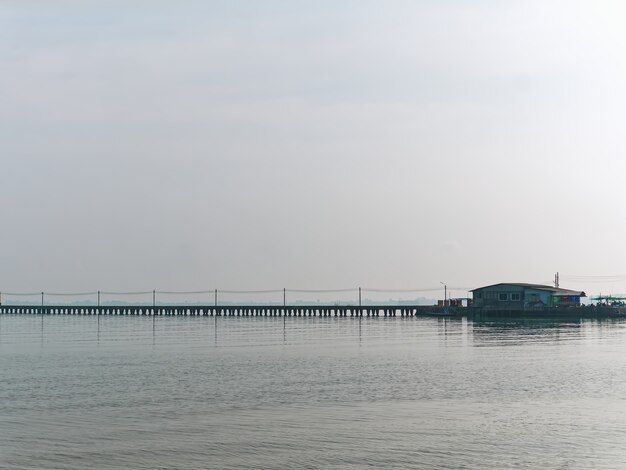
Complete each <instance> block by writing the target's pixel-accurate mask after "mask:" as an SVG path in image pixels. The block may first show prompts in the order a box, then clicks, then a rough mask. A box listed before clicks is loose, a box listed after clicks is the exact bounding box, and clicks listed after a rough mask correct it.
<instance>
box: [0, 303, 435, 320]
mask: <svg viewBox="0 0 626 470" xmlns="http://www.w3.org/2000/svg"><path fill="white" fill-rule="evenodd" d="M0 314H3V315H11V314H14V315H25V314H26V315H28V314H30V315H134V316H193V317H196V316H197V317H206V316H208V317H413V316H419V315H425V316H426V315H445V314H446V312H444V309H443V308H442V307H435V306H423V305H420V306H415V305H414V306H407V305H380V306H378V305H377V306H358V305H357V306H355V305H217V306H216V305H210V306H209V305H101V306H95V305H0Z"/></svg>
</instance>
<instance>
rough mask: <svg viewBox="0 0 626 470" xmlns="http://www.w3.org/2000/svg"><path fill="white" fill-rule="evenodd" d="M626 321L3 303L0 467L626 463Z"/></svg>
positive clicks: (571, 465)
mask: <svg viewBox="0 0 626 470" xmlns="http://www.w3.org/2000/svg"><path fill="white" fill-rule="evenodd" d="M625 344H626V323H624V322H623V321H622V320H614V321H607V320H603V321H598V320H583V321H576V322H559V321H557V320H549V319H545V320H543V319H539V320H537V319H534V320H501V321H480V322H478V321H472V320H468V319H449V318H393V319H392V318H363V319H359V318H287V319H283V318H272V317H269V318H263V317H259V318H237V317H235V318H215V317H202V318H188V317H161V318H152V317H97V316H85V317H74V316H54V317H43V318H42V317H38V316H21V315H17V316H1V317H0V374H1V377H2V381H1V382H0V423H2V424H1V426H0V468H22V469H36V468H37V469H39V468H47V469H56V468H58V469H79V468H80V469H83V468H103V469H122V468H138V469H141V468H146V469H147V468H181V469H182V468H185V469H189V468H198V469H199V468H220V469H221V468H226V469H229V468H232V469H235V468H250V469H252V468H303V469H304V468H365V467H371V468H481V469H482V468H513V467H517V468H624V467H626V451H624V450H622V442H623V440H624V437H626V435H625V433H626V406H625V403H626V402H625V401H624V398H625V397H626V346H625Z"/></svg>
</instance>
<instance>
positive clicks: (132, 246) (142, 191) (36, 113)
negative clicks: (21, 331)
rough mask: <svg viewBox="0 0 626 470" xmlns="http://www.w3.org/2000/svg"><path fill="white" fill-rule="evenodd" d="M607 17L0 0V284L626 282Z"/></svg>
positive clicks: (615, 36) (587, 6)
mask: <svg viewBox="0 0 626 470" xmlns="http://www.w3.org/2000/svg"><path fill="white" fill-rule="evenodd" d="M624 25H626V4H624V3H623V2H621V1H617V0H616V1H602V0H594V1H591V0H590V1H586V2H581V1H572V0H563V1H546V0H541V1H528V0H524V1H499V0H498V1H496V0H493V1H488V0H482V1H472V2H466V1H455V0H450V1H437V2H433V1H413V0H411V1H384V2H383V1H356V0H355V1H337V0H333V1H319V0H318V1H295V2H294V1H264V2H259V1H256V0H255V1H248V2H244V1H183V2H166V1H154V0H151V1H132V0H130V1H129V0H124V1H117V0H106V1H105V0H102V1H90V2H84V1H78V0H76V1H24V0H20V1H17V0H16V1H7V0H4V1H1V0H0V164H1V165H0V210H1V212H0V226H1V230H0V290H2V291H5V292H20V291H39V290H48V291H60V292H65V291H82V290H97V289H102V290H107V289H108V290H136V289H139V290H142V289H153V288H154V289H163V290H168V289H171V290H195V289H213V288H222V289H228V288H231V289H236V288H241V289H246V288H251V289H265V288H282V287H287V288H305V289H306V288H311V289H315V288H343V287H352V286H363V287H367V286H369V287H389V288H413V287H433V286H438V285H439V281H444V282H446V283H447V284H448V285H450V286H462V287H478V286H480V285H484V284H489V283H494V282H500V281H519V282H547V281H550V280H551V279H552V276H553V274H554V273H555V272H556V271H560V272H561V273H562V281H561V285H562V286H563V287H571V288H581V289H585V290H587V292H598V291H603V292H607V291H608V290H611V291H612V292H626V276H625V277H623V278H620V279H611V281H616V280H617V281H619V282H610V283H608V282H600V281H602V279H595V278H590V279H589V280H584V279H583V280H579V279H575V280H574V279H572V278H570V279H569V282H568V275H569V276H572V275H588V276H601V275H626V249H625V248H624V243H625V241H626V216H625V215H624V203H625V202H626V190H625V189H624V188H625V187H626V186H625V181H626V152H625V151H626V140H625V139H626V136H625V132H624V130H625V129H626V86H625V85H624V84H626V27H625V26H624ZM462 293H463V292H457V294H459V295H460V294H462Z"/></svg>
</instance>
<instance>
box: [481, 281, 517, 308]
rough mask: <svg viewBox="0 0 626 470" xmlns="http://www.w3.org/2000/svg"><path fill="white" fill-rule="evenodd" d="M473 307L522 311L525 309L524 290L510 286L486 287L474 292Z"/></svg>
mask: <svg viewBox="0 0 626 470" xmlns="http://www.w3.org/2000/svg"><path fill="white" fill-rule="evenodd" d="M473 294H474V295H473V302H472V306H473V307H478V308H485V309H493V310H498V309H502V310H521V309H523V308H524V301H525V296H524V288H523V287H521V286H514V285H510V284H501V285H498V286H492V287H485V288H483V289H478V290H475V291H474V292H473Z"/></svg>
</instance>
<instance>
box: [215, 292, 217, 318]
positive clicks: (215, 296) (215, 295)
mask: <svg viewBox="0 0 626 470" xmlns="http://www.w3.org/2000/svg"><path fill="white" fill-rule="evenodd" d="M215 306H216V307H217V289H215ZM215 314H216V315H217V311H216V313H215Z"/></svg>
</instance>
